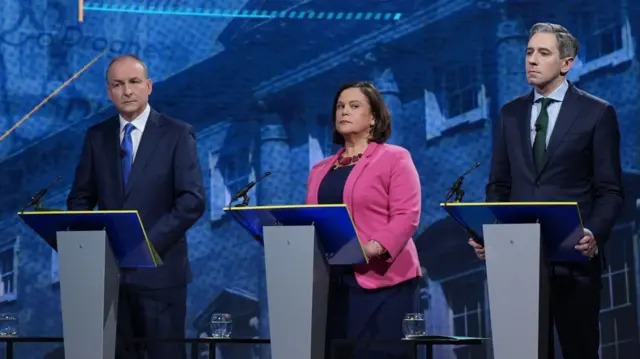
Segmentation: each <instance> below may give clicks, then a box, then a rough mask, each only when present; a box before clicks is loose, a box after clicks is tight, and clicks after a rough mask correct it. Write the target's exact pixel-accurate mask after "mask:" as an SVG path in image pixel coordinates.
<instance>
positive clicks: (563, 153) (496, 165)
mask: <svg viewBox="0 0 640 359" xmlns="http://www.w3.org/2000/svg"><path fill="white" fill-rule="evenodd" d="M577 53H578V41H577V40H576V38H575V37H573V36H572V35H571V34H570V33H569V32H568V31H567V30H566V29H565V28H564V27H562V26H560V25H555V24H548V23H541V24H536V25H534V26H533V27H532V28H531V31H530V37H529V43H528V45H527V53H526V72H527V80H528V82H529V84H530V85H532V86H533V88H534V90H533V91H532V92H530V93H529V94H527V95H524V96H521V97H518V98H516V99H515V100H512V101H510V102H508V103H507V104H505V105H504V106H503V107H502V110H501V113H500V124H499V129H498V131H497V134H496V136H495V138H494V144H493V155H492V162H491V171H490V175H489V183H488V184H487V189H486V197H487V198H486V200H487V202H556V201H557V202H578V205H579V208H580V212H581V215H582V219H583V222H584V237H582V239H580V240H579V242H578V244H577V245H576V246H575V249H576V250H577V251H579V252H580V253H582V254H583V255H584V256H586V257H588V258H590V259H591V260H589V261H586V262H585V263H558V262H552V263H549V270H548V272H549V284H550V293H549V295H550V297H549V304H550V308H549V309H550V314H551V319H552V323H554V324H555V326H556V330H557V332H558V338H559V341H560V345H561V347H562V353H563V357H564V359H597V358H598V347H599V342H600V337H599V312H600V288H601V279H600V278H601V271H602V260H601V259H602V258H601V254H602V251H603V249H604V248H603V246H604V244H605V243H606V241H607V239H608V237H609V235H610V233H611V230H612V228H613V226H614V223H615V221H616V218H617V216H618V214H619V212H620V210H621V208H622V205H623V201H624V198H623V188H622V169H621V167H622V166H621V163H620V132H619V129H618V120H617V117H616V111H615V110H614V108H613V107H612V106H611V105H610V104H608V103H607V102H605V101H603V100H601V99H599V98H596V97H595V96H592V95H590V94H588V93H586V92H584V91H581V90H579V89H578V88H576V87H575V86H574V85H573V84H571V83H569V82H568V81H567V80H566V78H565V76H566V74H567V72H568V71H569V69H570V68H571V66H572V64H573V61H574V59H575V57H576V55H577ZM469 244H470V245H471V246H472V247H474V249H475V251H476V254H477V255H478V257H480V258H481V259H484V256H485V253H484V249H483V247H482V246H481V245H479V244H478V243H476V242H475V241H473V240H470V241H469ZM552 328H553V327H551V328H550V329H549V332H550V335H552V333H553V330H552ZM550 339H552V337H551V338H550ZM550 343H553V340H551V342H550ZM552 349H553V346H551V348H550V350H549V353H550V354H549V356H550V357H553V350H552Z"/></svg>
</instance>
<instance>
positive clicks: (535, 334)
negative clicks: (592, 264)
mask: <svg viewBox="0 0 640 359" xmlns="http://www.w3.org/2000/svg"><path fill="white" fill-rule="evenodd" d="M440 206H441V207H442V208H443V209H444V210H445V211H446V212H447V213H448V214H449V215H450V216H451V217H452V218H453V219H454V220H455V221H456V222H458V223H459V224H460V225H461V226H462V227H463V228H464V229H465V230H466V231H467V232H468V233H469V235H470V236H472V237H474V238H476V241H478V242H480V243H481V244H484V247H485V254H486V266H487V282H488V289H489V310H490V312H491V330H492V337H493V339H492V340H493V351H494V353H493V355H494V358H495V359H513V358H518V359H546V358H547V351H548V346H549V345H548V344H549V343H548V338H549V335H548V330H550V329H549V325H548V324H549V323H548V318H549V316H548V313H549V312H548V306H549V303H548V298H549V293H548V290H549V288H548V279H547V278H548V277H547V272H546V265H545V263H548V262H549V261H563V262H581V261H588V260H589V259H588V258H587V257H585V256H583V255H582V254H580V253H579V252H578V251H577V250H576V249H575V248H574V247H575V245H576V244H578V241H579V240H580V239H581V238H582V237H583V231H584V229H583V225H582V219H581V217H580V210H579V208H578V204H577V203H575V202H559V203H556V202H549V203H544V202H536V203H515V202H511V203H508V202H507V203H442V204H440Z"/></svg>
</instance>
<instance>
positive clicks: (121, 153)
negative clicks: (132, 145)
mask: <svg viewBox="0 0 640 359" xmlns="http://www.w3.org/2000/svg"><path fill="white" fill-rule="evenodd" d="M124 155H126V153H125V152H124V150H123V149H122V147H120V158H124Z"/></svg>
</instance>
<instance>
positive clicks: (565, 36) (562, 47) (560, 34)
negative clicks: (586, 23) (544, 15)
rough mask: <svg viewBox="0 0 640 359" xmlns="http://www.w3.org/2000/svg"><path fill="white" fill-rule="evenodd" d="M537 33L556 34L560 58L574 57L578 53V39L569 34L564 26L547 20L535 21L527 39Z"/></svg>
mask: <svg viewBox="0 0 640 359" xmlns="http://www.w3.org/2000/svg"><path fill="white" fill-rule="evenodd" d="M538 33H546V34H554V35H555V36H556V40H558V51H559V52H560V58H561V59H564V58H567V57H573V58H575V57H576V56H577V55H578V39H576V38H575V37H574V36H573V35H571V33H570V32H569V30H567V29H566V28H565V27H564V26H562V25H558V24H552V23H548V22H540V23H537V24H535V25H533V26H532V27H531V30H530V31H529V39H531V37H532V36H533V35H535V34H538Z"/></svg>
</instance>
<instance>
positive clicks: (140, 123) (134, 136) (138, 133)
mask: <svg viewBox="0 0 640 359" xmlns="http://www.w3.org/2000/svg"><path fill="white" fill-rule="evenodd" d="M149 113H151V106H149V104H147V107H146V108H145V109H144V111H142V113H141V114H140V115H139V116H138V117H136V118H134V119H133V121H131V124H132V125H133V130H132V131H131V140H132V141H133V154H132V155H133V159H132V161H131V162H132V163H133V161H135V159H136V153H137V152H138V147H139V146H140V140H141V139H142V134H143V133H144V127H145V126H146V125H147V120H148V119H149ZM127 123H129V121H127V120H125V119H124V118H122V115H120V143H122V139H123V138H124V126H125V125H126V124H127Z"/></svg>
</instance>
